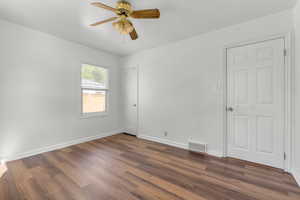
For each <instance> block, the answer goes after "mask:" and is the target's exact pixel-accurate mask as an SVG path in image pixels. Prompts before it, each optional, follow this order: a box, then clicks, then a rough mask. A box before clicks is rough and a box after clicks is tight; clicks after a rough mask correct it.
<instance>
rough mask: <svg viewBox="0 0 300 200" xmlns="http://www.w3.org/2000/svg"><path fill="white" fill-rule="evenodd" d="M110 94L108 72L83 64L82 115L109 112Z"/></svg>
mask: <svg viewBox="0 0 300 200" xmlns="http://www.w3.org/2000/svg"><path fill="white" fill-rule="evenodd" d="M108 92H109V90H108V70H107V69H105V68H102V67H97V66H93V65H88V64H83V65H82V66H81V98H82V105H81V112H82V114H83V115H89V114H97V113H105V112H107V99H108V98H107V97H108Z"/></svg>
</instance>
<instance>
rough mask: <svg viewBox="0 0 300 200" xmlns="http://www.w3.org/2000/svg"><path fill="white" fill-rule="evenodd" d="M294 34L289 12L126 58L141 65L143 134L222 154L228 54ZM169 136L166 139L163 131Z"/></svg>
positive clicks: (140, 94) (132, 64)
mask: <svg viewBox="0 0 300 200" xmlns="http://www.w3.org/2000/svg"><path fill="white" fill-rule="evenodd" d="M292 30H293V12H292V11H290V10H289V11H285V12H282V13H278V14H275V15H271V16H267V17H264V18H260V19H257V20H254V21H250V22H247V23H244V24H240V25H236V26H232V27H228V28H225V29H222V30H218V31H214V32H210V33H207V34H203V35H199V36H197V37H193V38H190V39H187V40H183V41H179V42H177V43H172V44H169V45H165V46H162V47H159V48H155V49H150V50H146V51H143V52H140V53H137V54H135V55H132V56H129V57H126V58H124V62H125V63H126V64H125V65H126V66H136V65H139V67H140V69H139V73H140V77H139V84H140V86H139V101H140V104H139V106H140V107H139V134H140V135H146V136H150V137H157V138H161V139H167V140H170V141H172V142H177V143H182V144H186V143H187V140H188V139H189V138H190V137H191V138H192V139H195V140H198V141H203V142H206V143H208V144H209V146H208V150H209V152H210V153H212V154H217V155H221V154H222V153H223V93H222V78H223V70H224V66H223V48H224V46H226V45H229V44H234V43H239V42H245V41H248V40H252V39H259V38H264V37H268V36H272V35H277V34H282V33H288V32H291V31H292ZM165 130H166V131H168V132H169V135H168V136H167V137H164V135H163V133H164V131H165Z"/></svg>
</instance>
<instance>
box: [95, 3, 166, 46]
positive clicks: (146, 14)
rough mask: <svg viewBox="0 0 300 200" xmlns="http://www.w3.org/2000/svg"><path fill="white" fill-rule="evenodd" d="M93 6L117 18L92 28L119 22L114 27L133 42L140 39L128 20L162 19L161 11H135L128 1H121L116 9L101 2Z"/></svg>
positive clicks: (97, 23)
mask: <svg viewBox="0 0 300 200" xmlns="http://www.w3.org/2000/svg"><path fill="white" fill-rule="evenodd" d="M91 5H93V6H96V7H99V8H103V9H106V10H109V11H112V12H114V13H115V14H116V15H117V17H111V18H109V19H107V20H103V21H99V22H96V23H94V24H91V26H98V25H101V24H104V23H108V22H112V21H115V20H118V21H117V22H114V23H113V27H114V28H116V29H117V30H118V31H119V32H120V33H121V34H126V35H127V34H129V35H130V37H131V39H132V40H136V39H138V34H137V32H136V30H135V28H134V26H133V24H132V23H131V21H129V20H128V18H134V19H158V18H160V11H159V10H158V9H147V10H137V11H135V10H133V8H132V5H131V4H130V3H129V2H127V1H123V0H122V1H119V2H117V5H116V8H113V7H110V6H107V5H105V4H103V3H100V2H94V3H91Z"/></svg>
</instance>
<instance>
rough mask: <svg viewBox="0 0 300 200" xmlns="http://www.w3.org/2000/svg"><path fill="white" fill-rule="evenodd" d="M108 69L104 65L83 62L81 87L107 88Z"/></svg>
mask: <svg viewBox="0 0 300 200" xmlns="http://www.w3.org/2000/svg"><path fill="white" fill-rule="evenodd" d="M107 82H108V71H107V69H105V68H102V67H96V66H92V65H87V64H83V65H82V67H81V87H82V88H86V89H107V87H108V85H107Z"/></svg>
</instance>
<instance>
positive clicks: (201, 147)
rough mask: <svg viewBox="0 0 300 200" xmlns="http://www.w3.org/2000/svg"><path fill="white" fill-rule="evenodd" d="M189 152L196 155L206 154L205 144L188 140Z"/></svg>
mask: <svg viewBox="0 0 300 200" xmlns="http://www.w3.org/2000/svg"><path fill="white" fill-rule="evenodd" d="M189 150H190V151H194V152H198V153H207V144H205V143H201V142H197V141H192V140H190V141H189Z"/></svg>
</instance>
